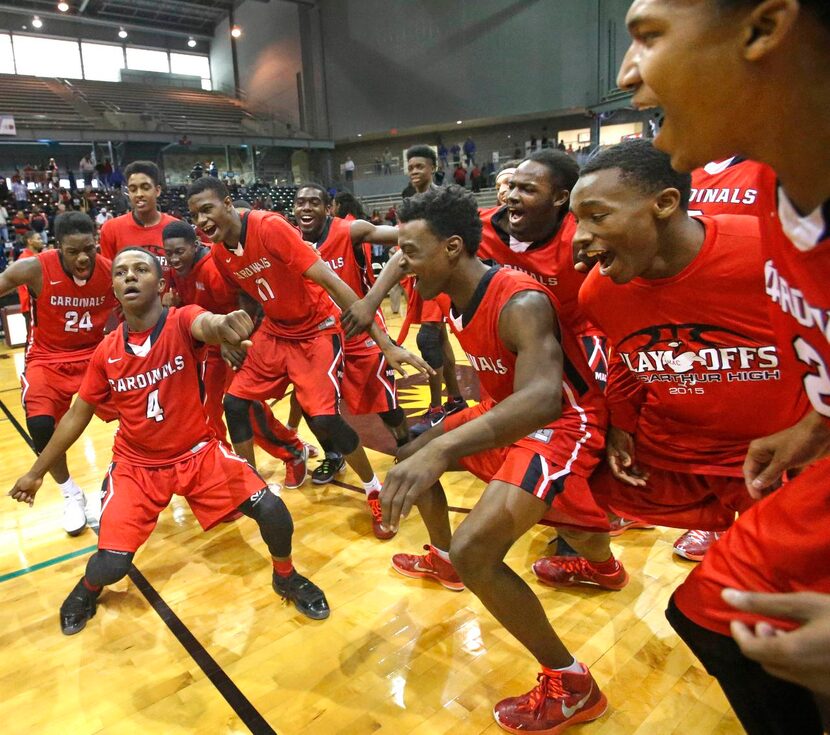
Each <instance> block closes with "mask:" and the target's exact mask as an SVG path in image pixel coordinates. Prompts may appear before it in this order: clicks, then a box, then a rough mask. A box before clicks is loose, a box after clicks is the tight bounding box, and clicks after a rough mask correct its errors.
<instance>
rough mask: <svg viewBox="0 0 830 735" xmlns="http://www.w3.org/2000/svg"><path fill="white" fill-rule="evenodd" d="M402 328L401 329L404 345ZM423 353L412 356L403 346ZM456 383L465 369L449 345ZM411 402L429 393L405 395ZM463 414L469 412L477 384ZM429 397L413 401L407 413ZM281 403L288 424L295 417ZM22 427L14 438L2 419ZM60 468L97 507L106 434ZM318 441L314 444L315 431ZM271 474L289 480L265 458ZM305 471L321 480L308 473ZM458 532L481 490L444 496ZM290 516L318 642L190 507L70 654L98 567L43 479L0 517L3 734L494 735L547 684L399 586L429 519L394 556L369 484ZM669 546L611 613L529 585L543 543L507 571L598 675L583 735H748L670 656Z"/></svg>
mask: <svg viewBox="0 0 830 735" xmlns="http://www.w3.org/2000/svg"><path fill="white" fill-rule="evenodd" d="M399 325H400V319H399V318H398V317H392V318H391V319H390V326H391V331H392V332H393V334H394V333H396V332H397V330H398V327H399ZM408 346H410V347H411V348H413V347H414V335H411V336H410V338H409V339H408ZM456 352H457V354H458V355H459V369H460V373H461V376H462V378H465V380H466V379H468V378H469V377H470V376H471V375H472V369H471V368H470V367H469V365H468V364H467V363H466V360H465V359H464V357H463V353H461V352H460V351H459V350H458V348H457V346H456ZM21 353H22V351H21V350H19V349H18V350H7V349H5V348H0V401H2V406H0V408H5V411H7V412H8V414H10V417H9V415H8V414H6V413H5V411H4V414H3V415H0V446H2V464H0V481H2V487H3V496H4V498H5V493H6V492H8V490H9V489H10V488H11V487H12V484H13V482H14V480H15V479H16V478H17V477H18V476H19V475H21V474H22V473H23V472H25V471H26V470H27V469H28V467H29V466H30V465H31V462H32V461H33V457H34V455H33V453H32V451H31V449H30V448H29V446H27V444H26V443H25V441H24V438H23V436H22V435H21V433H20V432H19V431H18V429H17V428H16V426H15V421H16V422H17V423H18V424H19V425H20V426H21V428H23V429H24V430H25V421H24V416H23V411H22V408H21V407H20V389H19V384H18V377H17V375H18V371H19V370H20V369H21V367H22V354H21ZM407 382H408V383H412V382H416V383H422V382H423V381H420V380H419V381H407ZM469 389H470V393H469V396H468V397H474V395H475V393H474V390H475V388H474V385H471V386H469ZM427 396H428V393H427V390H426V386H425V385H423V384H414V385H409V387H407V388H406V389H405V390H403V391H402V398H403V405H404V406H405V408H407V411H408V413H411V414H415V413H421V412H422V411H423V410H424V409H425V408H426V405H427V403H428V400H427ZM287 411H288V408H287V401H283V402H282V403H281V404H279V405H278V406H277V408H276V412H277V415H278V416H279V417H280V418H281V419H285V418H286V416H287ZM12 419H13V420H12ZM93 421H94V423H93V424H92V425H91V426H90V427H89V429H88V430H87V432H86V433H85V434H84V436H83V437H82V438H81V439H80V440H79V441H78V443H77V444H76V446H75V447H73V449H72V450H71V451H70V454H69V466H70V470H71V472H72V475H73V477H74V478H75V480H76V481H77V482H78V483H79V484H80V485H81V487H83V488H84V489H85V491H86V492H87V493H88V494H89V493H92V492H94V491H95V490H96V489H97V488H98V487H99V486H100V483H101V479H102V477H103V474H104V472H105V470H106V467H107V465H108V463H109V460H110V447H111V437H112V426H107V425H105V424H103V423H100V422H99V421H98V420H97V419H94V420H93ZM355 427H356V428H358V430H359V431H360V433H361V436H362V437H363V440H364V443H365V444H366V446H367V447H368V448H369V449H368V451H369V456H370V459H371V460H372V462H373V464H374V466H375V469H376V471H377V472H378V475H379V476H380V477H381V479H383V476H384V475H385V472H386V470H387V469H388V468H389V466H390V464H391V457H390V456H389V454H388V452H389V451H391V445H392V442H391V440H390V439H389V438H388V436H387V435H386V434H385V430H384V429H383V427H382V425H381V423H380V421H379V419H377V418H376V417H366V418H362V419H360V420H359V421H356V422H355ZM304 436H305V437H306V438H307V439H309V440H310V439H312V437H311V435H310V434H309V433H308V431H307V429H306V430H305V432H304ZM258 459H259V462H260V468H261V469H262V470H263V471H265V472H268V471H272V472H273V478H274V479H275V480H282V467H281V466H279V465H280V463H278V462H276V461H275V460H273V459H272V458H270V457H267V455H264V454H262V453H260V454H259V456H258ZM311 464H312V466H313V465H314V462H312V463H311ZM444 487H445V488H446V490H447V495H448V497H449V502H450V505H451V506H452V507H453V509H454V510H453V513H452V515H453V521H454V522H455V523H457V522H460V521H461V519H462V517H463V515H462V514H463V513H464V511H465V509H469V508H470V507H471V506H472V505H473V504H474V503H475V501H476V499H477V497H478V495H479V493H480V492H481V489H482V483H480V482H479V481H478V480H476V479H475V478H472V477H471V476H469V475H466V474H464V473H450V474H448V475H446V476H445V478H444ZM283 498H284V499H285V501H286V503H287V504H288V506H289V508H290V509H291V512H292V514H293V516H294V523H295V526H296V530H295V535H294V559H295V563H296V565H297V567H298V569H299V570H300V571H301V572H303V573H305V574H307V575H308V576H310V577H311V578H312V579H313V580H314V581H315V582H316V583H317V584H319V585H320V586H321V587H322V588H323V589H324V590H325V592H326V595H327V597H328V599H329V603H330V604H331V607H332V615H331V618H330V619H329V620H327V621H324V622H314V621H311V620H308V619H306V618H304V617H303V616H301V615H300V614H299V613H297V612H296V611H295V610H294V608H293V607H286V606H285V605H284V604H283V603H282V602H281V601H280V600H279V598H277V597H276V595H275V594H274V593H273V591H272V590H271V584H270V580H271V572H270V565H269V563H268V555H267V550H266V548H265V545H264V543H263V542H262V540H261V539H260V537H259V533H258V531H257V528H256V525H255V524H254V523H253V522H252V521H250V520H249V519H247V518H243V519H240V520H238V521H236V522H234V523H231V524H222V525H221V526H220V527H218V528H216V529H214V530H212V531H211V532H209V533H202V532H201V530H200V528H199V526H198V524H197V523H196V521H195V519H194V518H193V516H192V514H191V513H190V512H189V510H188V508H187V505H186V503H185V502H184V501H182V500H181V499H180V498H175V499H174V501H173V504H172V505H171V507H170V508H168V509H167V510H166V511H165V512H164V513H163V514H162V516H161V518H160V520H159V524H158V526H157V528H156V530H155V532H154V534H153V535H152V536H151V537H150V540H149V541H148V543H147V544H146V545H145V546H144V547H143V548H142V549H141V550H140V551H139V552H138V554H137V555H136V558H135V570H134V572H133V573H132V574H131V575H130V577H129V579H128V580H124V581H123V582H121V583H119V584H117V585H115V586H114V587H113V588H108V589H107V590H106V592H105V593H104V594H103V595H102V598H101V601H100V604H99V607H98V613H97V615H96V616H95V617H94V618H93V619H92V620H91V621H90V622H89V623H88V625H87V627H86V629H85V630H84V631H82V632H81V633H80V634H78V635H76V636H73V637H65V636H63V635H62V634H61V632H60V629H59V626H58V608H59V606H60V604H61V602H62V601H63V599H64V598H65V596H66V595H67V593H68V592H69V590H70V589H71V588H72V586H73V585H74V584H75V582H76V581H77V580H78V578H79V577H80V575H81V574H82V572H83V569H84V564H85V561H86V558H87V556H88V555H89V554H90V553H91V552H92V550H93V549H94V548H95V541H96V538H95V535H94V533H93V532H92V531H91V530H87V531H85V532H84V533H83V534H82V535H80V536H78V537H76V538H69V537H67V536H66V534H65V533H64V532H63V530H62V529H61V502H60V498H59V493H58V491H57V488H56V487H55V485H54V482H53V481H52V480H51V478H48V477H47V479H46V481H45V483H44V487H43V489H42V491H41V493H40V495H39V496H38V500H37V502H36V503H35V505H34V507H33V508H28V507H25V506H22V505H19V504H17V503H14V502H12V501H11V500H10V499H8V498H5V499H4V500H3V501H2V503H3V504H0V508H2V514H0V594H2V599H3V604H2V607H1V608H0V650H2V658H0V689H2V691H3V694H4V696H3V697H2V702H0V720H2V721H3V722H4V723H5V725H4V729H5V731H6V732H7V733H10V734H13V733H38V734H39V735H47V734H49V733H60V734H61V735H66V734H71V735H87V734H92V733H107V734H108V735H114V734H115V733H130V734H131V735H132V734H134V733H137V732H144V733H148V734H150V735H154V734H155V733H163V734H164V735H174V734H176V733H200V734H201V733H207V734H213V733H217V734H220V733H221V734H225V733H246V732H255V733H263V734H265V733H273V732H276V733H279V734H280V735H312V734H313V735H329V734H330V733H331V734H333V733H348V734H349V735H359V734H363V733H367V734H368V733H394V734H395V735H410V734H411V735H441V734H442V733H453V734H454V735H467V734H470V735H474V734H477V733H487V734H488V735H495V733H498V732H501V730H500V729H499V728H498V726H497V725H496V724H495V722H494V721H493V718H492V715H491V709H492V706H493V704H494V703H495V702H496V701H497V700H499V699H501V698H503V697H506V696H513V695H517V694H521V693H523V692H525V691H527V690H528V689H530V687H531V685H532V684H534V681H535V676H536V673H537V668H536V663H535V662H534V661H533V659H532V658H531V656H530V655H529V654H528V653H527V652H526V651H525V650H524V649H523V648H522V647H521V646H520V645H519V644H518V643H516V642H515V641H514V640H513V639H512V638H511V637H510V636H509V635H508V634H507V633H506V632H505V631H504V630H503V629H501V627H500V626H499V625H498V624H497V623H496V622H495V621H494V620H493V619H492V618H491V617H490V615H489V614H488V613H487V611H486V610H485V609H484V608H483V606H482V605H481V604H480V603H479V602H478V601H477V599H476V598H475V597H474V596H473V595H472V594H471V593H470V592H461V593H454V592H449V591H446V590H444V589H443V588H442V587H439V586H437V585H432V584H429V583H427V582H420V581H418V580H411V579H406V578H404V577H401V576H399V575H398V574H396V573H395V572H394V571H392V569H391V568H390V565H389V560H390V557H391V555H392V554H393V553H395V552H398V551H407V552H417V551H418V550H419V549H420V548H421V546H422V545H423V544H424V543H425V541H426V534H425V531H424V529H423V526H422V525H421V523H420V520H419V518H418V516H417V513H413V515H412V516H411V517H410V518H409V519H408V520H407V521H406V522H405V523H404V524H403V526H402V528H401V530H400V532H399V533H398V536H397V537H396V538H394V539H392V540H391V541H387V542H381V541H378V540H376V539H375V538H374V536H372V532H371V527H370V522H369V515H368V511H367V510H366V507H365V503H364V502H363V492H362V490H361V489H360V483H359V480H358V478H357V477H356V476H355V475H354V474H353V473H352V472H351V471H348V472H347V473H346V474H344V475H342V476H341V477H340V482H338V483H337V484H332V485H327V486H316V485H312V484H311V482H310V480H309V481H307V482H306V484H305V485H304V486H303V487H302V488H301V489H299V490H287V491H283ZM678 533H679V532H678V531H676V530H673V529H656V530H653V531H643V530H639V531H630V532H628V533H626V534H625V535H623V536H622V537H620V538H619V539H618V540H616V541H615V542H614V544H613V548H614V552H615V554H617V555H618V556H619V557H620V558H621V559H622V561H623V562H624V563H625V565H626V567H627V569H628V571H629V573H630V574H631V582H630V584H629V585H628V587H626V588H625V589H624V590H622V591H620V592H601V591H592V590H586V589H577V588H575V589H573V590H567V591H561V590H560V591H557V590H554V589H551V588H548V587H543V586H541V585H540V584H538V583H537V582H536V581H535V578H534V576H533V573H532V572H531V571H530V565H531V563H532V562H533V561H534V560H535V559H536V558H537V557H539V556H542V555H544V554H545V553H546V548H547V543H548V541H549V540H550V538H551V536H552V532H551V530H550V529H547V528H544V527H541V526H539V527H537V529H536V530H534V531H532V532H530V533H528V534H527V535H526V536H525V537H524V538H523V539H521V540H520V541H519V543H517V544H516V546H515V547H514V548H513V549H512V551H511V553H510V555H509V556H508V559H507V560H508V563H510V564H511V566H512V567H513V568H514V569H516V570H518V571H519V572H520V573H521V574H522V575H523V577H524V578H525V579H526V580H527V581H528V582H529V583H530V585H531V586H532V588H533V589H534V591H535V592H536V593H537V594H538V595H539V597H540V598H541V600H542V602H543V604H544V606H545V609H546V610H547V612H548V614H549V616H550V619H551V620H552V622H553V624H554V626H555V628H556V629H557V631H558V632H559V634H560V636H561V637H562V638H563V640H564V641H565V643H566V645H567V646H568V647H569V648H570V649H571V650H572V651H573V652H574V653H575V655H576V656H577V657H578V658H579V659H580V660H581V661H584V662H585V663H586V664H588V665H589V666H590V667H591V669H592V671H593V673H594V676H595V677H596V679H597V681H598V682H599V684H600V686H601V687H602V688H603V690H604V691H605V693H606V695H607V696H608V700H609V704H610V707H609V711H608V713H607V714H606V716H605V717H603V718H602V719H600V720H598V721H596V722H594V723H590V724H587V725H584V726H582V727H576V728H574V729H573V730H572V732H574V733H575V735H576V733H579V734H580V735H581V734H582V733H584V734H585V735H647V734H648V735H671V734H672V733H682V735H710V734H712V735H715V734H717V735H731V734H733V733H740V732H742V730H741V728H740V726H739V724H738V722H737V720H736V719H735V717H734V715H733V714H732V712H731V710H730V709H729V706H728V704H727V702H726V700H725V698H724V696H723V694H722V693H721V691H720V689H719V687H718V686H717V684H716V683H715V682H714V680H713V679H711V678H710V677H709V676H708V675H707V674H706V672H705V671H704V670H703V668H702V667H701V665H700V664H699V663H698V662H697V660H696V659H695V658H694V657H693V656H692V655H691V653H690V652H689V651H688V650H687V649H686V647H685V646H684V645H683V644H682V643H681V642H680V640H679V639H678V638H677V637H676V636H675V635H674V633H673V631H672V630H671V628H670V627H669V625H668V623H667V622H666V620H665V618H664V616H663V611H664V609H665V606H666V601H667V600H668V597H669V595H670V593H671V591H672V590H673V589H674V588H675V587H676V586H677V585H678V584H679V583H680V582H681V581H682V579H683V578H684V577H685V576H686V574H687V573H688V572H689V570H690V569H691V566H692V565H691V562H685V561H682V560H680V559H678V558H677V557H675V556H673V555H672V553H671V544H672V542H673V541H674V539H675V538H676V537H677V535H678Z"/></svg>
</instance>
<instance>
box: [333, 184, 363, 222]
mask: <svg viewBox="0 0 830 735" xmlns="http://www.w3.org/2000/svg"><path fill="white" fill-rule="evenodd" d="M334 201H335V202H336V204H337V214H338V216H339V217H345V216H346V215H347V214H350V215H352V217H354V218H355V219H366V212H365V210H364V209H363V205H362V204H361V203H360V202H359V201H357V199H355V197H354V195H353V194H350V193H349V192H347V191H339V192H337V194H335V195H334Z"/></svg>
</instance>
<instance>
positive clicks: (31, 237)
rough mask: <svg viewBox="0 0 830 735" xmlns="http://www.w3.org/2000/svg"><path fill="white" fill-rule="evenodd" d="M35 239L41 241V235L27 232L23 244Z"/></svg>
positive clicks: (23, 236)
mask: <svg viewBox="0 0 830 735" xmlns="http://www.w3.org/2000/svg"><path fill="white" fill-rule="evenodd" d="M35 238H37V239H38V240H40V233H38V232H35V231H34V230H26V232H24V233H23V235H22V240H23V242H29V240H34V239H35Z"/></svg>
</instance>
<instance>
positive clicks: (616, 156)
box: [581, 139, 692, 211]
mask: <svg viewBox="0 0 830 735" xmlns="http://www.w3.org/2000/svg"><path fill="white" fill-rule="evenodd" d="M612 168H616V169H619V170H620V178H621V179H622V180H623V181H625V182H626V183H628V184H631V185H632V186H636V187H637V188H638V189H639V190H640V191H641V192H643V193H644V194H657V193H658V192H661V191H663V189H669V188H672V189H677V190H678V191H679V192H680V206H681V208H682V209H683V210H684V211H685V210H686V209H688V207H689V196H690V195H691V191H692V176H691V174H688V173H685V174H681V173H678V172H677V171H675V170H674V169H673V168H672V167H671V158H670V157H669V155H668V154H666V153H663V151H658V150H657V149H656V148H655V147H654V145H653V144H652V142H651V141H650V140H645V139H635V140H626V141H623V142H622V143H617V145H613V146H611V147H610V148H604V149H602V150H599V151H597V152H596V153H594V155H593V156H591V157H590V158H589V159H588V160H587V161H586V163H585V165H584V166H583V167H582V171H581V175H583V176H584V175H585V174H590V173H593V172H594V171H604V170H606V169H612Z"/></svg>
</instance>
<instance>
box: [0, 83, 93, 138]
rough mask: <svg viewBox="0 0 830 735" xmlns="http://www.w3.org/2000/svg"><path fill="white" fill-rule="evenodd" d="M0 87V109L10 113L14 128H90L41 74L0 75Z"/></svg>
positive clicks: (88, 123) (89, 123)
mask: <svg viewBox="0 0 830 735" xmlns="http://www.w3.org/2000/svg"><path fill="white" fill-rule="evenodd" d="M0 90H2V92H0V95H2V97H1V98H2V104H3V112H4V113H6V114H9V115H13V116H14V121H15V124H16V126H17V127H18V128H40V129H43V128H48V127H54V128H71V129H73V130H76V129H81V128H84V129H88V128H91V127H93V123H92V121H90V120H88V119H85V118H84V117H82V116H81V115H80V114H79V113H78V112H77V111H76V110H75V109H74V108H73V107H72V105H70V104H69V103H68V102H67V101H66V100H65V99H64V98H63V97H61V96H60V95H59V94H57V93H56V92H55V91H54V90H53V89H52V88H51V87H50V86H49V83H48V81H47V80H46V79H43V78H41V77H30V76H21V75H16V74H0Z"/></svg>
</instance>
